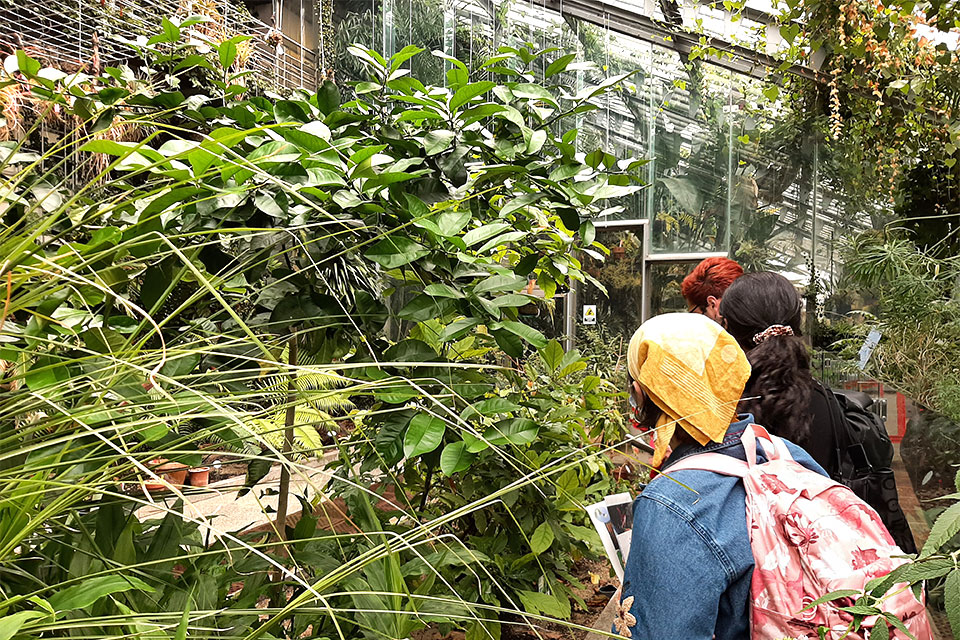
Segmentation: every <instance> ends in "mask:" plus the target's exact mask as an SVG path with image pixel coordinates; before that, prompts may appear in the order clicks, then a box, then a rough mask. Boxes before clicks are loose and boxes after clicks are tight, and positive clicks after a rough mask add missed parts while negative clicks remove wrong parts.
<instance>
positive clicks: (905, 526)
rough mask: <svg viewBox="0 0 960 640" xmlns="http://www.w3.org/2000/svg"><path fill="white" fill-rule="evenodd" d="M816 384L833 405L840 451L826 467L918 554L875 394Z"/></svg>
mask: <svg viewBox="0 0 960 640" xmlns="http://www.w3.org/2000/svg"><path fill="white" fill-rule="evenodd" d="M814 388H815V390H816V391H818V392H821V393H824V394H825V395H826V398H827V406H829V407H830V418H831V420H830V422H831V425H832V428H833V434H834V446H835V454H834V464H833V465H832V466H833V468H831V469H827V472H828V473H830V475H831V477H833V479H834V480H836V481H838V482H840V483H842V484H844V485H846V486H848V487H850V489H852V490H853V492H854V493H855V494H857V496H858V497H859V498H860V499H861V500H863V501H864V502H866V503H867V504H869V505H870V506H871V507H873V508H874V510H876V512H877V513H878V514H879V515H880V519H881V520H883V524H884V525H886V527H887V530H888V531H889V532H890V535H891V536H892V537H893V539H894V541H895V542H896V543H897V546H899V547H900V549H901V550H902V551H903V552H904V553H917V544H916V542H915V541H914V539H913V533H912V532H911V531H910V525H909V523H908V522H907V517H906V516H905V515H904V514H903V509H902V508H901V507H900V497H899V494H898V493H897V483H896V480H895V479H894V475H893V469H892V468H891V467H892V465H893V453H894V451H893V443H892V442H890V436H889V435H887V429H886V427H885V426H884V424H883V422H881V421H880V416H878V415H877V414H876V413H874V412H873V411H871V410H870V407H871V405H873V398H871V397H870V396H868V395H867V394H865V393H863V392H861V391H846V390H844V391H833V390H831V389H828V388H826V387H822V386H821V385H819V384H818V385H814Z"/></svg>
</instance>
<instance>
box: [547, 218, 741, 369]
mask: <svg viewBox="0 0 960 640" xmlns="http://www.w3.org/2000/svg"><path fill="white" fill-rule="evenodd" d="M593 226H594V227H596V229H597V231H638V232H639V235H640V237H641V242H642V245H643V247H642V251H641V263H640V267H641V270H642V272H643V284H642V285H641V287H640V295H641V297H642V300H641V305H640V320H641V322H646V321H647V320H649V319H650V316H651V315H652V310H651V297H652V293H653V292H652V291H651V289H650V283H651V281H652V279H653V267H654V265H658V264H684V263H690V264H693V263H697V262H700V261H701V260H705V259H707V258H727V257H729V255H730V253H729V252H727V251H712V252H706V251H692V252H687V253H683V252H677V253H651V252H650V249H651V246H652V236H651V229H650V220H649V219H647V218H633V219H628V220H595V221H594V222H593ZM579 289H580V286H579V283H576V282H575V283H573V285H571V287H570V290H569V291H568V292H567V293H566V294H564V304H563V307H564V309H563V334H564V335H563V346H564V349H566V350H567V351H569V350H571V349H574V348H575V347H576V346H577V323H578V322H579V317H580V314H579V313H578V311H579V310H578V308H577V307H578V304H577V300H578V298H579Z"/></svg>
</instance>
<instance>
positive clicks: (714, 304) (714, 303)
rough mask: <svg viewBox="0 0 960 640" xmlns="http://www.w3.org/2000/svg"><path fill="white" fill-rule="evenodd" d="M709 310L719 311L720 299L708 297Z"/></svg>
mask: <svg viewBox="0 0 960 640" xmlns="http://www.w3.org/2000/svg"><path fill="white" fill-rule="evenodd" d="M707 309H713V310H714V311H719V310H720V298H718V297H716V296H707Z"/></svg>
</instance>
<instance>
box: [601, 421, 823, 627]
mask: <svg viewBox="0 0 960 640" xmlns="http://www.w3.org/2000/svg"><path fill="white" fill-rule="evenodd" d="M738 418H739V421H738V422H734V423H733V424H731V425H730V427H729V428H728V429H727V434H726V436H725V437H724V439H723V441H722V442H720V443H710V444H708V445H707V446H705V447H702V446H699V445H696V444H690V445H681V446H680V447H677V449H676V450H675V451H674V452H673V453H672V454H671V455H670V457H669V458H668V459H667V461H666V463H665V464H664V470H665V471H669V467H670V465H671V464H674V463H676V462H677V461H678V460H680V459H682V458H685V457H687V456H689V455H693V454H695V453H700V452H703V451H717V452H720V453H723V454H726V455H730V456H733V457H735V458H739V459H740V460H744V459H745V454H744V451H743V446H742V445H741V444H740V436H741V435H742V433H743V430H744V429H745V428H746V427H747V425H749V424H750V423H752V422H753V416H751V415H740V416H738ZM787 446H788V448H789V449H790V453H791V455H793V457H794V459H795V460H796V461H797V462H799V463H800V464H802V465H803V466H805V467H807V468H808V469H811V470H813V471H816V472H818V473H822V474H823V475H826V472H824V470H823V469H822V468H821V467H820V466H819V465H818V464H817V463H816V462H814V460H813V458H811V457H810V456H809V455H808V454H807V453H806V452H805V451H804V450H803V449H801V448H800V447H798V446H796V445H794V444H793V443H790V442H788V443H787ZM758 460H759V461H764V460H765V458H764V457H763V453H762V450H760V449H759V447H758ZM672 477H673V478H674V480H676V482H674V481H673V480H671V479H669V478H665V477H662V476H658V477H656V478H654V479H653V480H652V481H651V482H650V484H649V485H647V487H646V488H645V489H644V490H643V493H641V494H640V496H639V497H638V498H637V499H636V501H635V502H634V506H633V537H632V542H631V545H630V553H629V556H628V559H627V566H626V567H625V568H624V581H623V590H622V594H621V599H620V608H619V611H618V612H617V619H616V620H615V624H614V628H613V631H614V633H617V632H619V633H621V634H622V635H625V636H627V637H629V638H631V639H632V640H712V639H713V638H716V640H749V637H750V633H749V608H748V607H749V602H748V601H749V597H750V580H751V577H752V575H753V554H752V553H751V552H750V539H749V537H748V535H747V519H746V506H745V500H746V493H745V492H744V489H743V485H742V483H741V482H740V480H739V478H734V477H730V476H723V475H720V474H718V473H713V472H711V471H698V470H686V471H678V472H677V473H676V474H673V475H672ZM680 483H682V485H685V486H681V484H680ZM690 489H694V490H695V491H696V493H694V492H693V491H691V490H690ZM627 631H629V633H626V632H627Z"/></svg>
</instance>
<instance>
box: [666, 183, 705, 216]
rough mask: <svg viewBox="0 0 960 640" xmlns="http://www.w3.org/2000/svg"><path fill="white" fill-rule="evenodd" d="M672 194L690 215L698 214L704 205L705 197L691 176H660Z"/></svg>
mask: <svg viewBox="0 0 960 640" xmlns="http://www.w3.org/2000/svg"><path fill="white" fill-rule="evenodd" d="M660 182H661V183H662V184H663V186H665V187H666V188H667V190H668V191H669V192H670V195H671V196H673V198H674V199H675V200H676V201H677V202H678V203H679V204H680V206H681V207H683V210H684V211H686V212H687V213H689V214H690V215H694V216H695V215H698V214H699V213H700V209H701V208H702V206H703V197H702V196H701V194H700V191H699V190H698V189H697V186H696V185H695V184H694V182H693V181H692V180H691V179H690V178H660Z"/></svg>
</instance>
